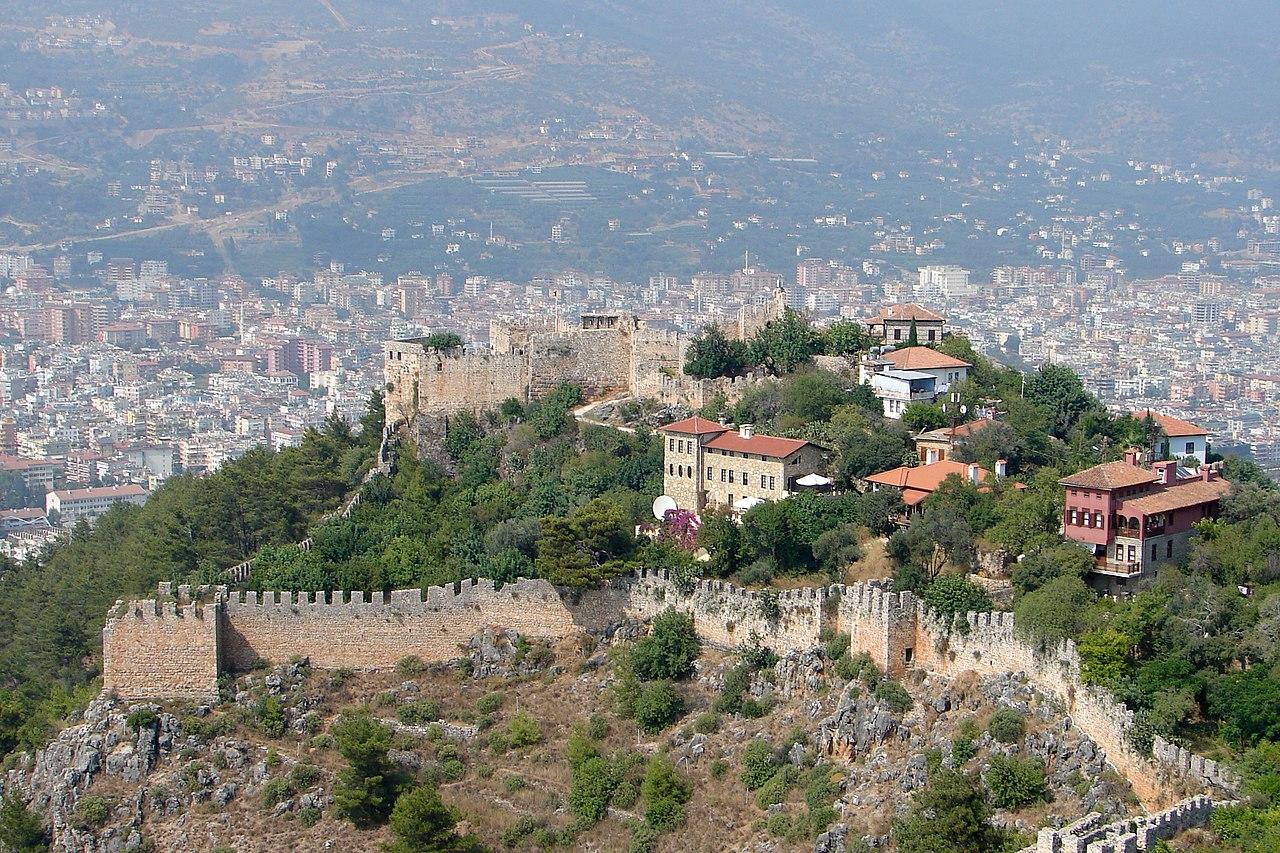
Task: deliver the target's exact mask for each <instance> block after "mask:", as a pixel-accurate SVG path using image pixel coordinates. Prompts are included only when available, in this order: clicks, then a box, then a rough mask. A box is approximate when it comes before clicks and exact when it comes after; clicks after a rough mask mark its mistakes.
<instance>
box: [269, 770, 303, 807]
mask: <svg viewBox="0 0 1280 853" xmlns="http://www.w3.org/2000/svg"><path fill="white" fill-rule="evenodd" d="M295 793H296V791H294V789H293V785H292V783H291V782H290V781H289V779H288V778H287V777H284V776H280V777H277V778H275V779H268V780H267V781H266V782H263V783H262V807H263V808H264V809H271V808H275V807H276V806H277V805H278V804H280V803H283V802H284V801H285V800H287V799H289V798H290V797H292V796H293V795H294V794H295Z"/></svg>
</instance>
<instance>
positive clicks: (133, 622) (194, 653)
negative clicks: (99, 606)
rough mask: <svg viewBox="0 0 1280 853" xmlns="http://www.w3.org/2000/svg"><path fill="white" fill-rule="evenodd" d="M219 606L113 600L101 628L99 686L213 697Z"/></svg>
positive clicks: (219, 622) (188, 697)
mask: <svg viewBox="0 0 1280 853" xmlns="http://www.w3.org/2000/svg"><path fill="white" fill-rule="evenodd" d="M221 610H222V605H221V604H219V603H217V602H214V603H210V604H187V605H183V606H178V605H177V604H175V603H174V602H172V601H167V602H161V601H157V600H156V599H147V600H145V601H133V602H130V603H129V604H128V605H126V604H124V603H123V602H119V603H117V604H116V607H115V608H114V611H113V615H110V616H108V618H107V623H106V625H105V627H103V629H102V672H103V686H104V687H113V686H116V685H120V686H123V687H125V689H126V690H136V691H141V692H143V693H145V694H146V695H148V696H166V697H173V698H177V699H197V700H201V699H208V698H211V697H216V696H217V695H218V673H219V666H218V650H219V647H220V645H221V641H222V637H221V629H222V616H221Z"/></svg>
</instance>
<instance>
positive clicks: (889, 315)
mask: <svg viewBox="0 0 1280 853" xmlns="http://www.w3.org/2000/svg"><path fill="white" fill-rule="evenodd" d="M885 320H899V321H905V322H910V321H912V320H917V321H919V320H923V321H925V322H929V323H942V322H945V321H946V318H945V317H943V316H942V315H941V314H935V313H934V312H932V311H930V310H929V309H928V308H925V307H923V306H920V305H917V304H915V303H914V302H907V303H904V304H902V305H890V306H888V307H886V308H881V309H880V313H879V314H876V315H874V316H871V317H868V318H867V322H869V323H883V322H884V321H885Z"/></svg>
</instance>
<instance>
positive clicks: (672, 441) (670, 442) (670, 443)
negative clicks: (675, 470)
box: [667, 438, 676, 451]
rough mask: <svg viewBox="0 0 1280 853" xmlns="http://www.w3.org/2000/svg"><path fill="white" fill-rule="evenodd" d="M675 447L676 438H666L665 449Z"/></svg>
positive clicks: (673, 448)
mask: <svg viewBox="0 0 1280 853" xmlns="http://www.w3.org/2000/svg"><path fill="white" fill-rule="evenodd" d="M675 449H676V440H675V439H674V438H668V439H667V450H672V451H674V450H675Z"/></svg>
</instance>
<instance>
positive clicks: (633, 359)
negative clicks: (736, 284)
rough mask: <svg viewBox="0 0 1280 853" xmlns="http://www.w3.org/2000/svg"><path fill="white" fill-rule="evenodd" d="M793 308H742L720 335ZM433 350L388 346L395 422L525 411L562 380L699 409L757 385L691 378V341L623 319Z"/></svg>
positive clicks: (554, 326) (389, 406) (507, 327)
mask: <svg viewBox="0 0 1280 853" xmlns="http://www.w3.org/2000/svg"><path fill="white" fill-rule="evenodd" d="M785 308H786V292H785V291H783V290H782V289H781V288H779V289H778V290H777V291H776V292H775V293H774V294H773V296H772V297H771V298H770V300H769V301H767V302H765V303H763V304H761V305H756V306H750V307H743V308H742V309H740V310H739V312H738V316H737V318H736V320H734V321H732V322H728V323H725V324H723V325H722V328H723V330H724V332H725V334H726V335H727V336H728V337H730V338H737V339H741V340H745V339H747V338H749V337H751V336H752V335H753V334H755V332H756V330H757V329H759V328H760V327H761V326H763V325H764V324H766V323H768V322H770V321H772V320H774V319H776V318H778V317H781V316H782V313H783V311H784V310H785ZM426 344H427V339H426V338H410V339H407V340H396V341H389V342H388V343H387V344H386V345H385V346H384V348H383V378H384V381H385V386H384V387H385V396H384V401H385V405H386V410H387V420H388V421H404V422H409V423H412V422H413V421H414V420H415V419H416V418H417V417H418V416H419V415H425V416H428V417H442V416H448V415H450V414H454V413H456V412H460V411H479V410H482V409H493V408H497V407H498V406H499V405H501V404H502V402H503V401H505V400H508V399H512V398H514V399H516V400H519V401H520V402H522V403H524V402H527V401H529V400H533V399H537V398H539V397H541V396H543V395H545V394H546V393H547V392H549V391H550V390H551V389H553V388H555V387H556V385H558V384H560V383H561V382H571V383H574V384H576V385H579V386H581V387H582V390H583V394H584V396H586V397H587V398H588V399H600V398H603V397H607V396H609V395H611V394H615V393H623V392H625V393H627V394H629V395H631V396H635V397H647V398H652V399H655V400H659V401H661V402H664V403H668V404H676V405H684V406H689V407H692V408H699V407H701V406H703V405H705V404H706V402H707V401H709V400H711V399H712V398H713V397H714V396H715V395H717V394H720V393H723V394H725V395H726V396H727V397H729V398H731V399H732V398H735V397H736V396H738V395H740V394H741V389H742V388H745V387H746V385H748V384H750V382H751V381H752V377H739V378H725V379H695V378H693V377H689V376H685V375H684V373H683V367H684V354H685V348H686V346H687V345H688V338H687V337H686V336H684V335H680V334H678V333H676V332H671V331H665V330H661V329H656V328H652V327H650V326H649V325H647V324H646V323H645V322H643V321H642V320H640V319H639V318H637V317H635V316H634V315H631V314H623V313H595V314H583V315H581V316H580V317H578V318H577V320H576V322H568V321H566V320H565V319H564V318H555V319H554V320H553V321H551V322H549V323H547V324H544V325H541V326H514V325H511V324H507V323H502V322H498V321H494V322H493V323H491V324H490V329H489V347H488V348H487V349H478V350H471V349H467V348H465V347H451V348H446V349H438V348H434V347H430V346H427V345H426Z"/></svg>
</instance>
